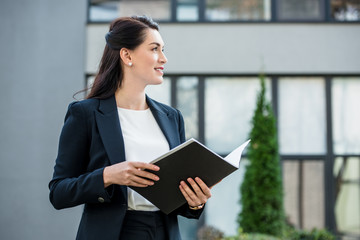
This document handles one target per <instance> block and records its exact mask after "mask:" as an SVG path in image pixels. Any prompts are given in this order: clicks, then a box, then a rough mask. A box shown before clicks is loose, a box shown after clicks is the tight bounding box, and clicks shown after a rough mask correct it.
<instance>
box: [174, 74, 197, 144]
mask: <svg viewBox="0 0 360 240" xmlns="http://www.w3.org/2000/svg"><path fill="white" fill-rule="evenodd" d="M176 93H177V97H176V98H177V99H176V101H177V106H176V107H177V108H178V109H179V110H180V111H181V113H182V115H183V117H184V121H185V132H186V137H187V138H188V139H189V138H192V137H193V138H196V139H198V137H199V130H198V129H199V128H198V125H199V105H198V102H199V101H198V78H197V77H180V78H178V79H177V83H176Z"/></svg>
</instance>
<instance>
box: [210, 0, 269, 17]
mask: <svg viewBox="0 0 360 240" xmlns="http://www.w3.org/2000/svg"><path fill="white" fill-rule="evenodd" d="M205 16H206V20H207V21H236V20H265V21H268V20H270V18H271V5H270V0H224V1H218V0H206V10H205Z"/></svg>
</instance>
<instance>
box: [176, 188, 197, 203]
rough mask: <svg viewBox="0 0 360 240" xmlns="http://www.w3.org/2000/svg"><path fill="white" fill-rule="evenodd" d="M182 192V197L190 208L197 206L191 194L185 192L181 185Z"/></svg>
mask: <svg viewBox="0 0 360 240" xmlns="http://www.w3.org/2000/svg"><path fill="white" fill-rule="evenodd" d="M179 188H180V191H181V193H182V195H183V196H184V198H185V200H186V201H187V203H188V204H189V205H190V206H195V205H196V204H195V203H194V202H193V201H192V199H191V198H190V196H189V194H187V192H186V191H185V189H184V187H183V186H182V185H181V183H180V185H179Z"/></svg>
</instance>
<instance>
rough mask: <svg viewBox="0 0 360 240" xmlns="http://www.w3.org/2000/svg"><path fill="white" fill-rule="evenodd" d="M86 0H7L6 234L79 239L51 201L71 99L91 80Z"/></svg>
mask: <svg viewBox="0 0 360 240" xmlns="http://www.w3.org/2000/svg"><path fill="white" fill-rule="evenodd" d="M85 25H86V0H80V1H79V0H77V1H73V0H63V1H55V0H1V2H0V114H1V115H0V118H1V121H0V133H1V135H0V136H1V137H0V239H7V240H12V239H36V240H39V239H59V240H60V239H62V240H63V239H74V238H75V234H76V230H77V227H78V223H79V218H80V211H81V209H80V208H73V209H68V210H62V211H56V210H55V209H53V207H52V206H51V204H50V202H49V200H48V193H49V191H48V187H47V184H48V182H49V180H50V179H51V176H52V171H53V166H54V161H55V157H56V153H57V142H58V136H59V133H60V129H61V127H62V123H63V119H64V115H65V111H66V107H67V104H68V103H69V102H70V101H72V95H73V93H74V92H75V91H77V90H80V89H82V88H83V83H84V49H85V47H84V43H85Z"/></svg>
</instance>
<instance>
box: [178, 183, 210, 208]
mask: <svg viewBox="0 0 360 240" xmlns="http://www.w3.org/2000/svg"><path fill="white" fill-rule="evenodd" d="M187 181H188V183H189V184H190V186H191V187H192V189H193V190H192V189H191V188H190V187H189V186H188V185H187V184H186V183H185V181H181V182H180V186H179V188H180V191H181V193H182V194H183V196H184V197H185V199H186V201H187V202H188V204H189V206H190V207H192V208H196V207H198V206H201V205H204V204H205V203H206V202H207V200H208V199H209V198H210V197H211V192H210V188H209V187H208V186H206V184H205V183H204V182H203V181H202V180H201V179H200V178H199V177H196V178H195V180H194V179H192V178H188V179H187Z"/></svg>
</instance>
